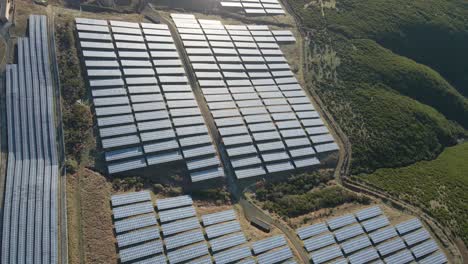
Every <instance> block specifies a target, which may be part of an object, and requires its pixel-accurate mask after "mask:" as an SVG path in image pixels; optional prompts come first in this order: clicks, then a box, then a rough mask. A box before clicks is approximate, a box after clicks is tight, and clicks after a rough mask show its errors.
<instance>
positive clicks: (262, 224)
mask: <svg viewBox="0 0 468 264" xmlns="http://www.w3.org/2000/svg"><path fill="white" fill-rule="evenodd" d="M250 224H251V225H253V226H255V227H256V228H258V229H260V230H262V231H263V232H266V233H270V229H271V228H270V224H268V223H266V222H265V221H262V220H260V219H258V218H256V217H255V218H253V219H252V220H251V221H250Z"/></svg>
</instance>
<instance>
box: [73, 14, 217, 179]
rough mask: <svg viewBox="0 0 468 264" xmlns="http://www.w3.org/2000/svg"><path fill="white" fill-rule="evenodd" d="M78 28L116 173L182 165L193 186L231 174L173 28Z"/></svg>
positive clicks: (86, 23)
mask: <svg viewBox="0 0 468 264" xmlns="http://www.w3.org/2000/svg"><path fill="white" fill-rule="evenodd" d="M76 27H77V31H78V38H79V40H80V46H81V52H82V55H83V60H84V65H85V67H86V72H87V76H88V79H89V86H90V89H91V93H92V96H93V103H94V107H95V112H96V115H97V122H98V127H99V134H100V137H101V144H102V148H103V149H104V150H105V159H106V161H107V162H108V171H109V173H110V174H114V173H119V172H123V171H128V170H132V169H138V168H142V167H146V166H152V165H161V164H166V163H172V162H177V161H182V162H185V163H186V165H187V168H188V170H189V172H190V176H191V180H192V181H193V182H197V181H202V180H206V179H212V178H217V177H223V176H224V171H223V168H222V167H221V165H220V161H219V158H218V156H217V154H216V151H215V147H214V146H213V143H212V138H211V136H210V135H209V133H208V129H207V126H206V125H205V121H204V119H203V116H202V115H201V112H200V109H199V107H198V104H197V102H196V100H195V97H194V94H193V92H192V89H191V86H190V84H189V81H188V79H187V76H186V74H185V70H184V67H183V65H182V61H181V59H180V58H179V54H178V52H177V49H176V46H175V45H174V40H173V38H172V36H171V32H170V31H169V29H168V27H167V25H164V24H147V23H141V24H138V23H128V22H120V21H105V20H92V19H80V18H77V19H76Z"/></svg>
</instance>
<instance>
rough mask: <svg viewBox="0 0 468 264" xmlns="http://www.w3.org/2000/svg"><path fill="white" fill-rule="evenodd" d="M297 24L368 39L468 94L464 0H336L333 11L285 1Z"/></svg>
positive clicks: (467, 14)
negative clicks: (429, 69) (291, 7)
mask: <svg viewBox="0 0 468 264" xmlns="http://www.w3.org/2000/svg"><path fill="white" fill-rule="evenodd" d="M289 2H290V3H291V4H292V6H293V8H294V10H295V11H296V12H297V14H299V16H300V17H301V19H302V22H303V23H304V24H305V25H306V26H308V27H310V28H313V29H326V30H328V31H330V32H333V33H337V34H339V35H342V36H344V37H346V38H348V39H373V40H375V41H376V42H378V43H379V44H381V45H382V46H384V47H386V48H388V49H390V50H392V51H393V52H395V53H397V54H400V55H403V56H406V57H408V58H411V59H413V60H415V61H417V62H419V63H423V64H425V65H428V66H430V67H431V68H433V69H435V70H437V71H438V72H439V73H440V74H441V75H442V76H444V77H445V78H446V79H447V80H449V82H450V83H451V84H452V85H454V86H455V87H456V88H457V89H458V90H459V91H460V92H461V93H462V94H464V95H465V96H467V95H468V75H467V74H466V69H467V68H468V53H467V52H466V47H467V45H468V7H467V3H466V1H464V0H446V1H440V0H414V1H406V0H339V1H337V4H336V9H325V10H324V16H322V14H321V10H320V9H318V8H316V7H315V6H314V5H308V6H307V8H305V5H306V4H308V3H309V2H310V0H289Z"/></svg>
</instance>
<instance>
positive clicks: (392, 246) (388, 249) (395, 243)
mask: <svg viewBox="0 0 468 264" xmlns="http://www.w3.org/2000/svg"><path fill="white" fill-rule="evenodd" d="M376 248H377V250H378V251H379V253H380V255H382V256H386V255H388V254H392V253H394V252H396V251H398V250H400V249H403V248H406V246H405V243H404V242H403V240H401V238H399V237H398V238H396V239H393V240H390V241H387V242H384V243H382V244H380V245H378V246H377V247H376Z"/></svg>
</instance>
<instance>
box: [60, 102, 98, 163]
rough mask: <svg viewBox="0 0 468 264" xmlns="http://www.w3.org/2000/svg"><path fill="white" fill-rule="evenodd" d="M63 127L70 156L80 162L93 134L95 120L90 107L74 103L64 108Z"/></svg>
mask: <svg viewBox="0 0 468 264" xmlns="http://www.w3.org/2000/svg"><path fill="white" fill-rule="evenodd" d="M63 126H64V128H65V131H64V137H65V148H66V152H67V154H68V155H70V156H71V157H72V158H74V159H75V160H77V161H80V153H81V151H82V150H83V148H84V147H85V146H86V141H87V139H88V138H89V136H90V134H91V128H92V126H93V118H92V114H91V111H90V109H89V107H88V106H86V105H83V104H80V103H74V104H73V105H72V106H69V107H67V108H64V111H63Z"/></svg>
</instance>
